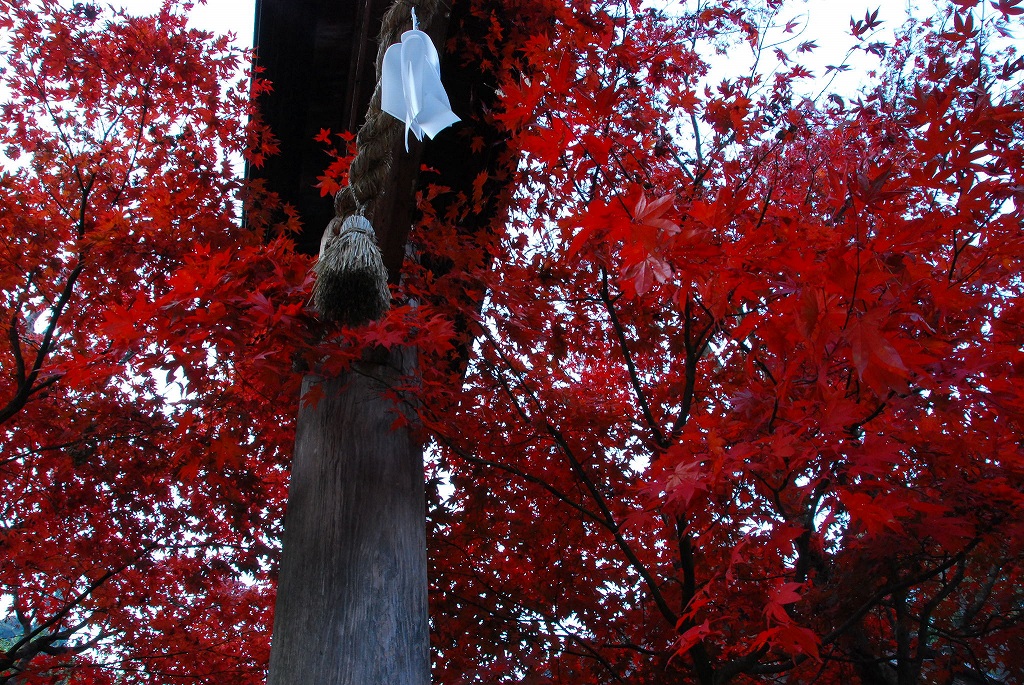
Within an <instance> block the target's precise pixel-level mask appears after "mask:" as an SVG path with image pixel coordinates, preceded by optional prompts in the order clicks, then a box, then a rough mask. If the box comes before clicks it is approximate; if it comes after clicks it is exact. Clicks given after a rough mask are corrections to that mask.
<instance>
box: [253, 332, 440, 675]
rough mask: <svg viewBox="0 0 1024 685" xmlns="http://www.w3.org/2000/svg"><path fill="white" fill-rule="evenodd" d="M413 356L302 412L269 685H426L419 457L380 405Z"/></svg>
mask: <svg viewBox="0 0 1024 685" xmlns="http://www.w3.org/2000/svg"><path fill="white" fill-rule="evenodd" d="M414 369H415V355H414V354H413V353H412V352H411V351H409V350H405V351H393V352H392V354H390V355H388V354H387V353H383V354H382V353H380V352H379V351H378V352H377V353H376V354H370V355H367V357H366V358H365V359H364V361H363V362H361V363H360V364H358V365H357V367H356V368H354V369H353V370H352V371H351V372H349V373H347V374H344V375H343V376H341V377H339V378H330V379H323V378H317V377H314V376H308V377H307V378H306V379H305V382H304V383H303V391H305V390H306V389H308V388H309V386H310V385H311V384H312V383H320V384H322V388H323V390H324V396H323V398H322V399H321V400H320V402H319V403H318V404H316V406H311V405H307V406H303V407H302V409H301V410H300V412H299V419H298V430H297V434H296V439H295V458H294V462H293V465H292V476H291V485H290V488H289V493H288V512H287V515H286V519H285V521H286V524H285V534H284V550H285V553H284V557H283V560H282V563H281V575H280V583H279V586H278V602H277V610H276V614H275V616H274V639H273V644H272V651H271V656H270V677H269V679H268V681H267V682H268V685H427V684H428V683H429V682H430V655H429V635H428V628H427V625H428V624H427V553H426V534H425V523H424V517H425V501H424V490H423V453H422V448H421V446H420V445H419V444H418V442H417V441H416V440H415V439H414V437H413V436H412V435H411V434H410V431H409V429H408V428H407V427H397V428H396V427H394V426H393V424H394V423H395V419H396V418H397V417H398V416H399V413H400V412H401V411H402V410H401V408H400V407H397V406H395V405H394V403H393V402H392V401H390V400H389V399H387V398H386V397H385V396H384V391H385V389H386V388H387V387H388V385H389V384H391V383H393V382H394V381H396V380H398V379H399V378H400V377H401V376H403V375H408V374H409V373H411V372H413V371H414Z"/></svg>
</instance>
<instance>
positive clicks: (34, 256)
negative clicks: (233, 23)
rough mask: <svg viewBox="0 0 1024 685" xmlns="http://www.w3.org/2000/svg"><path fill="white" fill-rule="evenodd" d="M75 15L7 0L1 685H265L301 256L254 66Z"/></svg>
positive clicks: (110, 19)
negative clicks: (261, 205)
mask: <svg viewBox="0 0 1024 685" xmlns="http://www.w3.org/2000/svg"><path fill="white" fill-rule="evenodd" d="M68 4H69V3H58V2H55V1H53V0H46V1H43V2H39V3H32V4H27V3H24V2H7V1H6V0H4V1H0V30H2V39H3V40H4V41H6V46H7V47H6V48H5V55H4V69H5V71H4V73H3V75H2V86H0V100H2V102H0V112H2V117H0V152H2V153H3V155H4V157H3V161H4V164H3V170H2V171H0V246H2V247H0V262H2V268H0V316H2V320H3V330H4V339H5V341H6V342H5V344H4V345H3V346H2V348H0V366H2V368H3V373H2V374H0V424H2V426H3V436H4V444H3V447H2V448H0V521H2V528H0V618H2V620H3V621H4V627H3V633H2V637H4V638H5V639H4V640H3V641H2V642H0V681H2V682H10V679H11V678H14V679H15V681H16V682H19V683H20V682H67V681H65V680H64V678H66V677H68V676H69V675H72V674H73V678H72V680H71V682H81V683H112V682H125V681H126V680H127V681H131V682H185V681H187V682H194V681H195V679H197V678H198V679H200V680H204V681H210V682H213V681H216V682H226V683H254V682H261V681H262V678H263V670H264V668H265V662H266V659H267V651H268V650H267V643H268V633H269V628H270V617H269V615H268V611H267V607H268V606H270V605H271V603H272V599H273V586H272V584H271V582H270V571H271V564H272V560H273V558H274V556H273V555H274V554H275V550H276V549H277V547H278V542H277V539H278V537H279V528H280V524H281V517H282V511H283V503H284V498H285V486H286V475H287V471H286V465H287V456H288V454H289V452H290V449H291V441H292V434H291V423H290V421H289V420H288V418H287V417H289V416H290V415H291V414H292V412H291V411H290V410H291V409H292V408H293V406H294V404H295V400H296V397H297V393H298V385H297V382H296V379H295V377H294V374H290V373H289V372H288V371H289V367H290V364H291V355H292V354H293V351H294V350H295V349H296V348H297V346H298V345H297V341H299V340H301V339H302V337H303V336H304V335H306V333H305V331H304V327H303V326H302V325H300V323H299V322H300V319H301V317H302V316H303V315H302V308H303V303H304V300H305V298H306V297H307V296H308V295H307V288H306V286H307V280H308V269H309V263H308V260H305V259H302V258H301V257H298V256H296V255H295V254H293V253H292V252H291V250H290V248H289V246H288V243H287V241H286V240H285V239H283V238H279V239H276V240H274V241H272V242H271V243H270V244H268V245H263V244H262V235H263V232H262V231H261V230H252V229H244V228H240V226H239V214H240V210H239V208H240V198H239V191H240V189H241V182H240V179H239V178H237V171H235V167H237V166H238V160H240V159H241V155H242V154H244V153H248V154H249V155H250V157H251V158H253V159H256V160H257V161H258V158H259V155H261V154H264V153H265V152H267V151H268V150H269V149H271V148H272V145H269V144H268V143H272V141H271V140H270V139H269V138H266V137H265V136H264V135H263V134H262V133H261V131H260V130H259V128H258V127H257V126H256V125H255V124H253V125H252V126H249V127H246V126H245V125H243V124H241V123H240V122H243V121H245V120H246V118H247V117H248V116H249V114H250V113H251V106H250V78H249V77H248V76H247V75H244V74H242V73H241V71H240V69H241V67H243V66H244V65H245V60H246V56H245V55H244V54H243V53H242V52H240V51H238V50H237V49H233V48H231V47H229V44H228V42H227V40H226V39H224V38H217V37H214V36H212V35H209V34H206V33H202V32H199V31H195V30H190V29H188V28H186V19H185V16H184V15H183V13H182V12H181V10H180V9H177V8H175V7H174V6H173V5H172V4H170V3H168V5H167V6H166V7H165V8H164V9H163V11H161V12H160V13H159V14H158V15H156V16H152V17H128V16H125V15H123V14H116V13H110V12H109V11H102V12H99V14H96V13H94V12H91V11H90V12H81V11H79V10H78V9H74V8H73V9H71V10H66V9H64V8H63V6H64V5H68ZM254 87H255V89H256V90H257V91H259V90H260V89H261V88H263V87H265V86H264V84H261V83H259V82H256V83H255V86H254ZM232 160H234V162H232ZM285 407H287V408H288V409H289V411H287V412H285V411H282V409H283V408H285ZM282 417H284V419H283V420H282ZM18 674H20V675H18Z"/></svg>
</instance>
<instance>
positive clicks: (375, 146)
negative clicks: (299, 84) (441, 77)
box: [313, 0, 441, 326]
mask: <svg viewBox="0 0 1024 685" xmlns="http://www.w3.org/2000/svg"><path fill="white" fill-rule="evenodd" d="M415 6H416V9H417V10H418V11H417V15H418V18H421V21H422V23H423V24H424V25H425V26H424V28H423V30H424V31H426V30H427V29H428V28H429V25H430V24H431V23H432V22H433V20H434V18H435V17H436V16H438V12H439V10H440V9H441V0H418V1H417V2H416V5H415ZM412 9H413V4H412V3H411V2H409V0H396V2H394V3H393V4H392V5H391V7H389V8H388V11H387V12H386V13H385V14H384V18H383V20H382V23H381V33H380V37H379V38H378V46H379V47H378V49H377V61H376V71H377V87H376V88H375V89H374V92H373V97H371V98H370V106H369V109H368V110H367V112H366V123H364V124H363V126H362V127H361V128H360V129H359V133H358V135H357V136H356V146H357V148H358V152H357V154H356V157H355V159H354V160H353V161H352V166H351V168H350V169H349V181H348V185H347V186H345V187H344V188H342V189H341V190H339V191H338V192H337V194H335V196H334V214H335V216H334V219H332V220H331V222H330V223H329V224H328V225H327V230H326V231H324V236H323V239H322V240H321V242H320V258H319V260H318V261H317V263H316V265H315V266H314V267H313V270H314V272H315V273H316V275H317V279H316V283H315V284H314V287H313V304H314V306H315V307H316V309H317V310H318V311H319V312H320V314H321V315H322V316H323V317H324V318H325V319H327V320H333V321H340V322H341V323H343V324H346V325H349V326H359V325H362V324H364V323H367V322H369V321H373V320H376V319H379V318H380V317H381V316H383V315H384V313H385V312H387V311H388V309H389V308H390V306H391V292H390V291H389V290H388V284H387V280H388V273H387V269H386V268H385V267H384V262H383V260H382V259H381V254H380V248H379V247H378V246H377V241H376V235H375V233H374V230H373V226H371V225H370V222H369V221H367V220H366V218H365V217H366V216H367V215H370V216H373V205H374V203H375V202H376V201H377V200H378V199H379V198H380V197H381V196H383V195H384V194H385V193H386V192H387V180H388V175H389V173H390V171H391V150H392V149H394V146H395V144H396V143H397V142H398V141H399V140H400V139H401V138H400V137H401V136H404V135H405V123H404V122H401V121H398V120H397V119H395V118H394V117H392V116H391V115H389V114H387V113H385V112H383V111H382V110H381V107H380V105H381V70H382V66H383V64H384V53H385V52H387V49H388V47H390V46H391V45H392V44H393V43H397V42H399V41H400V40H401V37H402V33H404V32H405V31H407V30H409V29H411V28H413V21H412Z"/></svg>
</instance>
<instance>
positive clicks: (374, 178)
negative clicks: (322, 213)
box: [334, 0, 445, 217]
mask: <svg viewBox="0 0 1024 685" xmlns="http://www.w3.org/2000/svg"><path fill="white" fill-rule="evenodd" d="M413 7H415V8H416V15H417V18H418V20H419V24H420V26H419V28H420V30H421V31H425V32H427V33H429V32H430V27H431V25H432V24H433V22H434V20H435V18H436V17H437V16H439V13H440V12H443V11H444V10H445V7H444V4H443V3H442V2H441V0H417V2H415V3H413V2H410V1H409V0H396V1H395V2H394V3H392V5H391V7H389V8H388V11H387V12H386V13H385V14H384V18H383V19H382V21H381V30H380V37H379V39H378V45H379V47H378V49H377V62H376V68H377V87H376V89H374V91H373V97H371V98H370V106H369V108H368V109H367V111H366V123H364V124H363V126H362V127H361V128H360V129H359V133H358V135H357V136H356V147H357V150H358V152H357V153H356V157H355V159H353V160H352V166H351V167H350V169H349V176H348V182H349V184H348V185H347V186H345V187H344V188H342V189H341V190H339V191H338V192H337V194H335V196H334V212H335V214H336V215H337V216H339V217H346V216H349V215H350V214H355V213H359V214H363V215H364V216H365V215H368V214H372V210H373V203H374V202H375V201H376V200H377V199H378V198H379V197H380V196H381V195H383V194H384V192H385V185H386V181H387V177H388V173H389V172H390V171H391V150H392V149H394V146H395V144H396V142H397V141H398V140H401V137H402V136H403V135H405V124H404V123H403V122H401V121H398V120H397V119H395V118H394V117H392V116H391V115H390V114H387V113H385V112H383V111H381V108H380V102H381V84H380V76H381V68H382V66H383V64H384V53H385V52H387V49H388V47H389V46H391V45H392V44H394V43H397V42H399V41H400V40H401V39H402V34H403V33H404V32H405V31H408V30H409V29H411V28H412V9H413Z"/></svg>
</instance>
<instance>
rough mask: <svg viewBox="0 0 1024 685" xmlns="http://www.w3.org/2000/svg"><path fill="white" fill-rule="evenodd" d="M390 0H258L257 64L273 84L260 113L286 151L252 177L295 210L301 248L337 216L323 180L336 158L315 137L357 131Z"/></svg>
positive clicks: (315, 245)
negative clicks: (323, 188)
mask: <svg viewBox="0 0 1024 685" xmlns="http://www.w3.org/2000/svg"><path fill="white" fill-rule="evenodd" d="M389 5H390V2H388V1H387V0H257V1H256V29H255V40H254V45H255V46H256V65H257V67H258V68H259V69H261V70H262V74H261V75H262V77H263V78H266V79H269V80H270V82H271V83H272V84H273V87H274V90H273V92H272V93H270V94H268V95H266V96H264V97H262V98H261V100H260V103H259V104H260V112H261V114H262V116H263V118H264V120H265V121H266V123H267V124H268V125H269V126H270V129H271V131H273V132H274V135H275V136H276V137H277V139H278V141H279V143H280V146H281V152H280V154H278V155H275V156H273V157H270V158H269V159H268V160H267V162H266V164H265V165H264V166H263V167H262V168H261V169H254V170H252V175H253V176H255V177H257V178H262V179H264V180H265V181H266V183H267V187H268V188H269V189H270V190H272V191H274V192H276V193H278V195H280V197H281V199H283V200H284V201H285V202H288V203H289V204H291V205H292V206H293V207H295V208H296V209H297V210H298V212H299V217H300V218H301V220H302V223H303V230H302V232H301V233H300V234H299V235H298V236H297V239H296V248H297V249H298V250H299V251H300V252H303V253H305V254H316V253H317V252H318V251H319V249H320V236H321V234H322V233H323V230H324V227H326V226H327V223H328V222H329V221H330V220H331V218H332V217H333V216H334V205H333V200H332V198H330V197H321V196H320V191H319V189H318V188H317V187H316V182H317V181H316V178H317V176H319V175H320V174H322V173H323V171H324V168H325V167H326V166H327V164H328V162H329V160H328V158H327V155H326V154H325V153H324V151H323V146H322V145H321V144H320V143H317V142H315V141H314V140H313V138H314V136H316V135H317V133H319V132H320V130H321V129H325V128H326V129H330V130H332V131H335V132H338V133H340V132H342V131H351V132H353V133H354V132H355V131H356V130H357V129H358V128H359V126H360V125H361V124H362V122H363V120H364V119H365V117H366V108H367V106H368V105H369V102H370V97H371V96H372V95H373V90H374V88H375V87H376V72H375V68H374V62H375V60H376V58H377V35H378V33H379V32H380V20H381V17H382V16H383V14H384V12H385V11H386V10H387V8H388V6H389Z"/></svg>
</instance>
